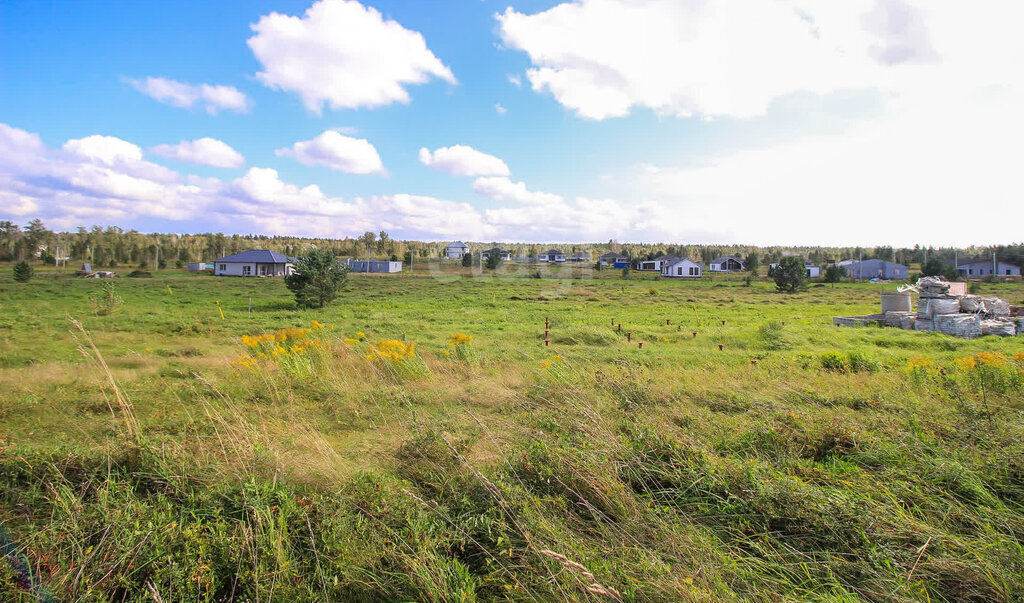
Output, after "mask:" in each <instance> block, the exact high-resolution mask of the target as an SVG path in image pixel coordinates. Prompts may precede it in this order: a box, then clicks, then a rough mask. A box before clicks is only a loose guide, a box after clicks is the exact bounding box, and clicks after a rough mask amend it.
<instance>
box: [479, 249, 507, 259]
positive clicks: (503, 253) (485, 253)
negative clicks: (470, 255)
mask: <svg viewBox="0 0 1024 603" xmlns="http://www.w3.org/2000/svg"><path fill="white" fill-rule="evenodd" d="M492 255H495V256H498V257H499V258H501V259H502V260H504V261H506V262H507V261H509V260H511V259H512V252H510V251H505V250H504V249H502V248H501V247H494V248H493V249H488V250H487V251H481V252H480V259H482V260H483V261H485V262H486V261H487V260H488V259H490V257H491V256H492Z"/></svg>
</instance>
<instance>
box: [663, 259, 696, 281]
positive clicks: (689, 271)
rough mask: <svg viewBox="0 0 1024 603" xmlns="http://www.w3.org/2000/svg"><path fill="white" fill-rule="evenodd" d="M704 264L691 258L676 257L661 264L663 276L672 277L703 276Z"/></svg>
mask: <svg viewBox="0 0 1024 603" xmlns="http://www.w3.org/2000/svg"><path fill="white" fill-rule="evenodd" d="M703 268H704V267H703V266H701V265H700V264H698V263H697V262H694V261H693V260H691V259H690V258H675V259H674V260H671V261H667V262H665V263H664V264H662V266H661V276H666V277H672V278H700V277H701V276H703Z"/></svg>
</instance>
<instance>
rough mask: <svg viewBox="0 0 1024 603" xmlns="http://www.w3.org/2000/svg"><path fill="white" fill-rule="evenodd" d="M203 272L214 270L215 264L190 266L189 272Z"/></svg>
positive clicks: (192, 264)
mask: <svg viewBox="0 0 1024 603" xmlns="http://www.w3.org/2000/svg"><path fill="white" fill-rule="evenodd" d="M203 270H213V264H207V263H206V262H193V263H191V264H189V265H188V271H189V272H202V271H203Z"/></svg>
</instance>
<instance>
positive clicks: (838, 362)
mask: <svg viewBox="0 0 1024 603" xmlns="http://www.w3.org/2000/svg"><path fill="white" fill-rule="evenodd" d="M821 368H823V369H825V370H826V371H832V372H834V373H849V372H850V361H849V360H848V359H847V358H846V356H845V355H843V354H842V353H840V352H825V353H824V354H822V355H821Z"/></svg>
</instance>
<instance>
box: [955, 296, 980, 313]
mask: <svg viewBox="0 0 1024 603" xmlns="http://www.w3.org/2000/svg"><path fill="white" fill-rule="evenodd" d="M960 311H961V312H964V313H966V314H984V313H985V300H984V298H982V297H981V296H980V295H965V296H963V297H961V298H960Z"/></svg>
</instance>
